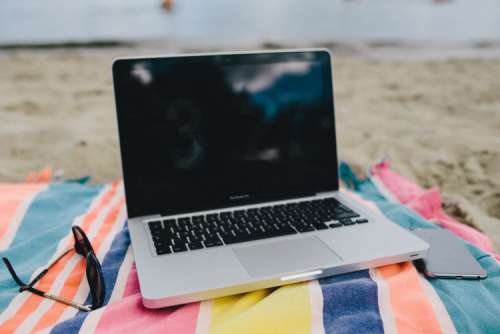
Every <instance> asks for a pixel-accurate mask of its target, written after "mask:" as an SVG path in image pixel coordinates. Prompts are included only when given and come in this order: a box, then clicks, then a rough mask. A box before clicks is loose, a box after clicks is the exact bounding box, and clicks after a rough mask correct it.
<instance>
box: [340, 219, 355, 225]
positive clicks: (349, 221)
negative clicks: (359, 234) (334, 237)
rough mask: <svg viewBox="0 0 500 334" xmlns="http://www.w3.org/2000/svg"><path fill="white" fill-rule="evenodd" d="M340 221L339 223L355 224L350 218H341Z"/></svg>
mask: <svg viewBox="0 0 500 334" xmlns="http://www.w3.org/2000/svg"><path fill="white" fill-rule="evenodd" d="M340 223H341V224H342V225H353V224H355V223H354V221H352V220H350V219H341V220H340Z"/></svg>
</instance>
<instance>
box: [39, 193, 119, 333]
mask: <svg viewBox="0 0 500 334" xmlns="http://www.w3.org/2000/svg"><path fill="white" fill-rule="evenodd" d="M124 204H125V199H124V198H122V199H121V200H120V201H119V202H118V203H117V204H116V205H115V206H114V207H113V209H112V210H111V211H110V212H109V213H108V215H107V217H106V219H105V221H104V224H103V225H102V226H101V228H100V229H99V232H98V233H97V234H96V237H95V238H94V239H93V240H92V247H94V250H95V251H96V252H98V250H99V249H100V247H101V246H102V242H103V241H104V239H105V238H106V237H107V236H108V235H109V234H110V232H111V230H112V228H113V226H114V225H115V223H116V221H117V218H118V214H119V213H120V210H121V209H122V208H123V207H124ZM84 271H85V259H83V258H81V259H80V260H79V261H78V265H77V266H76V267H75V268H73V270H72V271H71V273H70V275H69V276H68V278H67V279H66V281H65V282H64V284H63V288H62V289H61V291H60V292H59V293H58V295H60V296H62V297H63V298H66V299H68V300H73V299H74V298H75V295H76V293H77V292H78V288H79V287H80V284H81V282H82V280H83V279H84V278H85V274H84ZM67 308H68V306H66V305H64V304H61V303H55V302H53V303H52V306H51V307H50V309H49V310H47V312H45V314H44V316H43V317H42V318H41V319H40V320H39V321H38V323H37V324H36V326H35V328H34V330H33V331H34V332H38V331H41V330H42V329H44V328H46V327H48V326H51V325H53V324H55V323H56V322H57V320H58V319H59V317H60V316H61V314H62V313H63V312H64V310H66V309H67Z"/></svg>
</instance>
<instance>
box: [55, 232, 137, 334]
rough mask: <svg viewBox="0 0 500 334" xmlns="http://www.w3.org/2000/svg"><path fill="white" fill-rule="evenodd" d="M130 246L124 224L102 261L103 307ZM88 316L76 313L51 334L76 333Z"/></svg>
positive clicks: (86, 313) (90, 301) (88, 301)
mask: <svg viewBox="0 0 500 334" xmlns="http://www.w3.org/2000/svg"><path fill="white" fill-rule="evenodd" d="M129 245H130V237H129V234H128V227H127V225H126V224H125V226H124V227H123V229H122V230H121V231H120V232H119V233H118V234H117V235H116V237H115V238H114V240H113V243H112V244H111V248H110V249H109V251H108V252H107V253H106V256H105V257H104V260H103V262H102V266H101V267H102V274H103V276H104V282H105V286H106V297H105V300H104V305H106V304H107V303H108V302H109V299H110V298H111V293H112V292H113V289H114V287H115V283H116V278H117V276H118V271H119V270H120V267H121V265H122V263H123V260H124V258H125V255H126V253H127V249H128V247H129ZM85 303H86V304H91V303H92V299H91V297H90V294H89V296H88V297H87V300H86V301H85ZM88 315H89V313H88V312H82V311H78V313H77V314H76V315H75V316H74V317H73V318H71V319H68V320H66V321H63V322H61V323H59V324H58V325H57V326H55V327H54V328H53V329H52V331H51V333H77V332H78V331H79V330H80V328H81V327H82V324H83V321H84V320H85V319H86V318H87V316H88Z"/></svg>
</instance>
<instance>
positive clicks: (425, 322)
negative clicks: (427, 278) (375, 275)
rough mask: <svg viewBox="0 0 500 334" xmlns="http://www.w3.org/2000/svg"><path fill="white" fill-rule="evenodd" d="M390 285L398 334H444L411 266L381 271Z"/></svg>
mask: <svg viewBox="0 0 500 334" xmlns="http://www.w3.org/2000/svg"><path fill="white" fill-rule="evenodd" d="M378 271H379V272H380V273H381V274H382V277H384V279H385V280H386V281H387V283H388V285H389V289H390V301H391V305H392V311H393V314H394V319H395V321H396V328H397V331H398V333H403V334H404V333H441V328H440V326H439V322H438V320H437V317H436V314H435V313H434V309H433V308H432V305H431V303H430V302H429V300H428V299H427V297H426V295H425V292H424V291H423V289H422V286H421V285H420V281H419V278H418V273H417V271H416V270H415V267H414V266H413V265H412V264H411V263H410V262H404V263H399V264H393V265H390V266H385V267H381V268H379V269H378Z"/></svg>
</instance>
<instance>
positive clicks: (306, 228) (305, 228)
mask: <svg viewBox="0 0 500 334" xmlns="http://www.w3.org/2000/svg"><path fill="white" fill-rule="evenodd" d="M295 228H296V229H297V231H299V232H310V231H314V228H313V227H312V226H308V225H299V226H295Z"/></svg>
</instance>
